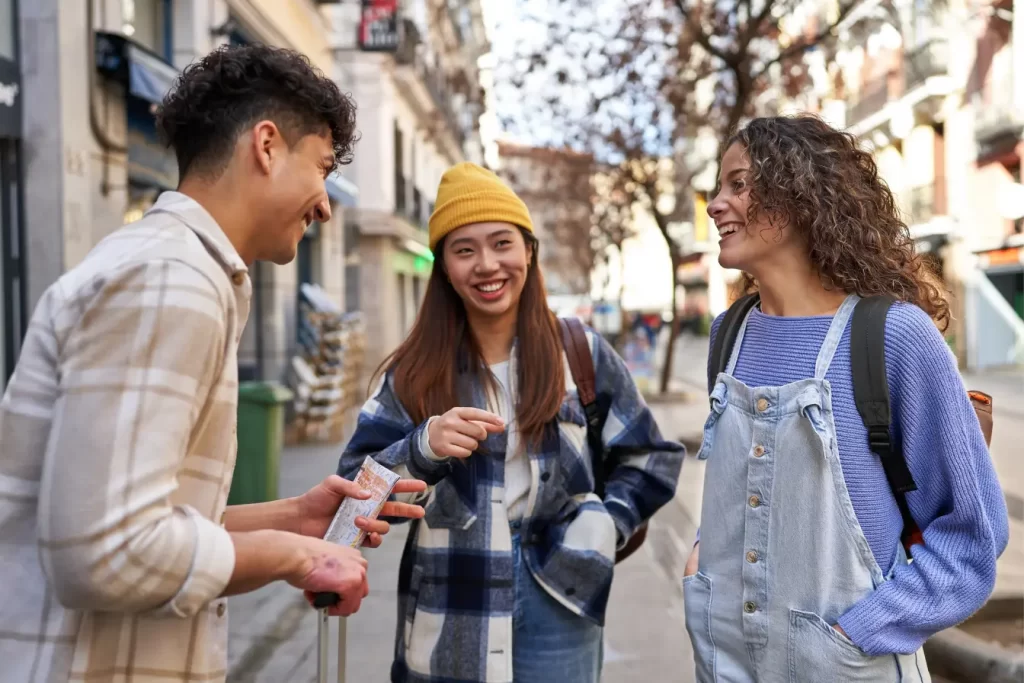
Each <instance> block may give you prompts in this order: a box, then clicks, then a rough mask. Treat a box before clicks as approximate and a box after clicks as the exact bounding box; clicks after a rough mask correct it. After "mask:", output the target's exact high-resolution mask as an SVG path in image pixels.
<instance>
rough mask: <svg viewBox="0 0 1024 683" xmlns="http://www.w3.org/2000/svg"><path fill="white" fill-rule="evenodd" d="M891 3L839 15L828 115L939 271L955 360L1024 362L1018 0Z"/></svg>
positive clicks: (967, 363)
mask: <svg viewBox="0 0 1024 683" xmlns="http://www.w3.org/2000/svg"><path fill="white" fill-rule="evenodd" d="M894 7H895V10H896V11H895V12H891V11H887V10H886V6H885V5H884V4H883V3H880V2H878V3H864V5H862V6H861V7H860V8H858V11H857V12H856V13H855V14H853V15H851V16H850V17H849V18H848V20H847V21H846V22H845V23H844V25H843V26H842V27H841V28H842V31H841V37H842V39H841V42H840V45H839V50H838V54H837V56H836V63H837V67H838V68H836V69H834V71H833V72H832V74H831V83H830V85H831V88H832V90H831V94H830V99H832V100H833V101H834V100H835V99H837V98H838V99H839V100H841V101H842V102H843V104H844V105H845V106H844V107H842V108H841V109H836V108H833V109H832V110H831V111H832V112H833V118H834V119H841V120H835V121H834V122H836V123H838V124H840V125H845V127H846V128H847V130H849V131H850V132H852V133H855V134H856V135H858V136H859V137H860V138H861V139H862V140H863V142H864V144H865V145H867V146H868V147H869V148H870V149H872V150H873V153H874V156H875V159H876V161H877V163H878V166H879V171H880V173H881V175H882V176H883V178H884V179H885V180H886V182H887V183H888V184H889V186H890V187H891V188H892V190H893V192H894V193H895V194H896V196H897V198H898V201H899V203H900V207H901V209H902V212H903V214H904V216H905V220H906V222H907V224H908V226H909V228H910V233H911V236H912V237H913V238H914V240H915V242H916V244H917V249H918V252H919V253H923V254H927V257H928V258H929V259H930V260H931V261H932V262H933V263H934V265H935V267H936V269H937V271H938V272H939V273H941V274H942V276H943V278H944V280H945V284H946V287H947V289H948V290H949V291H950V293H951V303H952V311H953V322H952V324H951V326H950V329H949V330H948V331H947V340H948V341H949V343H950V346H951V347H952V348H953V349H954V350H955V352H956V353H957V356H958V358H959V360H960V362H961V365H962V366H964V367H966V368H969V369H983V368H987V367H995V366H1006V365H1018V364H1024V251H1022V250H1021V246H1022V245H1024V236H1022V235H1021V229H1022V222H1021V218H1022V217H1024V198H1022V196H1024V187H1022V186H1021V183H1020V181H1021V163H1020V162H1021V153H1022V151H1024V145H1022V143H1021V133H1022V130H1024V118H1022V116H1021V114H1020V112H1021V111H1022V110H1021V106H1022V105H1024V101H1022V99H1021V98H1022V95H1024V61H1022V54H1021V52H1022V48H1024V44H1022V41H1021V40H1020V39H1019V38H1018V36H1019V34H1020V31H1021V29H1022V23H1021V22H1020V21H1016V20H1015V19H1016V18H1017V17H1018V16H1019V12H1020V10H1021V9H1024V3H1022V2H1020V0H1017V1H1016V2H1012V1H1011V0H996V1H986V2H968V1H966V0H951V1H950V2H946V3H929V2H918V1H911V0H905V1H903V2H897V3H894ZM1015 38H1018V39H1017V40H1015ZM954 56H955V58H954ZM827 97H828V96H827ZM983 332H984V333H983Z"/></svg>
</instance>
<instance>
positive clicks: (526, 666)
mask: <svg viewBox="0 0 1024 683" xmlns="http://www.w3.org/2000/svg"><path fill="white" fill-rule="evenodd" d="M512 557H513V567H514V575H515V583H516V602H515V608H514V611H513V613H512V668H513V673H514V678H515V681H516V683H551V682H552V681H557V682H558V683H598V681H599V680H600V678H601V661H602V659H603V655H604V648H603V641H602V636H603V630H604V629H602V628H601V627H600V626H598V625H597V624H595V623H594V622H592V621H590V620H588V619H584V618H583V617H580V616H577V615H576V614H573V613H572V612H570V611H569V610H568V609H567V608H566V607H565V606H563V605H562V604H561V603H559V602H558V601H556V600H555V599H554V598H552V597H551V596H550V595H549V594H548V593H547V591H545V590H544V589H543V588H542V587H541V586H540V584H538V583H537V580H536V579H534V578H533V574H531V573H530V570H529V569H528V568H527V567H526V563H525V562H524V561H523V554H522V545H521V539H520V537H519V534H518V530H517V528H516V526H515V525H513V528H512Z"/></svg>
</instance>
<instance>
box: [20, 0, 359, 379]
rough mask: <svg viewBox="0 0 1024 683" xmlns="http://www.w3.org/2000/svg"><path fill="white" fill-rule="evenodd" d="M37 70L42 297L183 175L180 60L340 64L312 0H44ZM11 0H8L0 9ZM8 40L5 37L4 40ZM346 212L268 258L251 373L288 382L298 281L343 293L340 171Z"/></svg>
mask: <svg viewBox="0 0 1024 683" xmlns="http://www.w3.org/2000/svg"><path fill="white" fill-rule="evenodd" d="M21 5H22V6H21V12H20V20H19V24H18V25H19V28H20V32H21V34H22V35H23V36H25V37H26V39H25V40H22V41H21V56H22V59H23V60H24V63H26V64H32V65H33V68H32V70H31V71H30V72H28V73H25V74H24V79H23V84H22V88H23V92H24V107H25V112H26V116H25V121H24V126H23V135H24V143H25V145H26V146H28V147H30V148H31V149H32V150H33V153H32V155H31V156H30V157H29V158H27V159H26V160H25V162H24V167H25V168H24V170H25V183H24V195H25V202H24V203H25V206H24V222H25V224H27V225H29V226H31V230H29V231H27V235H26V237H27V241H26V244H25V260H26V265H25V268H24V273H25V274H24V278H25V280H26V302H27V306H28V307H29V309H31V307H34V305H35V302H36V301H37V300H38V298H39V297H40V296H41V294H42V293H43V291H45V289H46V287H48V286H49V285H50V284H51V283H52V282H53V281H55V280H56V279H57V278H58V277H59V276H60V274H61V273H62V272H64V271H65V270H66V269H68V268H71V267H73V266H75V265H76V264H77V263H78V262H79V261H81V260H82V258H83V257H84V256H85V255H86V254H87V253H88V252H89V250H90V249H92V247H93V246H94V245H95V244H96V243H97V242H98V241H99V240H100V239H102V238H103V237H104V236H106V235H107V234H109V233H110V232H112V231H113V230H115V229H117V228H119V227H120V226H121V225H122V224H123V223H126V222H130V221H132V220H135V219H137V218H138V217H139V216H141V215H142V213H143V212H144V211H145V210H146V209H147V208H148V207H149V206H150V205H152V203H153V201H155V199H156V197H157V195H158V194H159V193H160V192H162V191H164V190H169V189H173V188H175V187H176V185H177V180H178V175H177V166H176V163H175V159H174V156H173V153H171V152H170V151H169V150H167V149H165V148H164V147H163V146H162V145H161V144H160V142H159V140H158V139H157V135H156V128H155V118H154V112H155V109H156V105H157V104H158V103H159V102H160V101H161V100H162V98H163V96H164V95H165V94H166V92H167V90H168V89H169V88H170V87H171V86H172V84H173V82H174V79H175V78H176V77H177V75H178V73H179V72H180V69H181V68H183V67H184V66H186V65H187V64H188V63H190V62H192V61H194V60H195V59H198V58H200V57H202V56H203V55H205V54H207V53H208V52H209V51H211V50H213V49H214V48H216V47H218V46H220V45H224V44H227V43H234V44H241V43H247V42H259V43H265V44H270V45H276V46H281V47H287V48H291V49H295V50H298V51H300V52H303V53H305V54H306V55H308V56H309V58H310V60H311V61H312V62H313V63H314V64H315V65H316V66H318V67H319V68H320V69H321V70H323V71H324V72H325V73H328V74H330V73H331V72H332V66H333V55H332V52H331V50H330V48H329V45H328V31H327V25H326V23H325V21H324V18H323V16H322V15H321V12H320V7H319V4H318V3H315V2H313V0H290V1H289V2H276V1H275V0H83V1H82V2H73V3H68V2H60V1H59V0H32V1H31V2H24V0H23V1H22V3H21ZM2 7H3V5H2V4H0V8H2ZM0 51H2V47H0ZM328 191H329V193H330V195H331V198H332V205H333V208H334V216H333V218H332V220H331V221H330V222H329V224H325V225H314V226H311V229H310V230H309V232H308V234H307V237H306V239H305V240H303V243H302V245H301V247H300V251H299V258H297V259H296V261H295V262H294V263H292V264H289V265H287V266H275V265H272V264H266V263H261V264H255V265H254V266H253V268H252V273H251V274H252V278H253V285H254V305H253V310H252V313H251V314H250V319H249V323H248V325H247V326H246V331H245V335H244V337H243V340H242V346H241V349H240V351H239V365H240V368H239V370H240V375H241V376H242V379H257V378H260V379H270V380H280V379H282V378H283V376H284V372H285V368H286V367H287V363H288V358H289V356H290V355H291V352H292V351H293V349H294V347H295V343H296V325H295V310H296V300H297V290H298V286H299V285H300V284H301V283H302V282H317V283H319V284H321V285H322V286H323V287H324V288H325V290H326V291H327V292H328V293H329V294H330V295H331V296H332V297H334V298H336V299H337V300H338V301H339V302H340V301H341V300H343V297H344V271H343V266H342V265H341V256H342V254H343V251H344V249H343V246H342V241H343V239H344V228H343V226H344V218H343V216H344V213H345V212H344V210H343V208H344V206H345V205H346V204H349V205H351V204H354V195H355V191H354V187H353V186H352V184H351V183H349V182H347V181H343V180H341V179H340V178H337V177H335V178H332V179H331V180H330V181H329V182H328Z"/></svg>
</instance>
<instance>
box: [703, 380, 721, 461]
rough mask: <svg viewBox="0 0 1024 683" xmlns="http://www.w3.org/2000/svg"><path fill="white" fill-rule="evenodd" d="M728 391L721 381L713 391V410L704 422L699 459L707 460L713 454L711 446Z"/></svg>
mask: <svg viewBox="0 0 1024 683" xmlns="http://www.w3.org/2000/svg"><path fill="white" fill-rule="evenodd" d="M727 393H728V389H726V387H725V385H724V384H723V383H721V382H719V383H718V384H716V385H715V388H714V390H713V391H712V392H711V412H710V413H709V414H708V419H707V420H706V421H705V422H704V433H703V435H702V436H701V441H700V450H699V451H697V459H698V460H707V459H708V456H709V455H711V446H712V445H713V441H714V437H715V424H716V423H717V422H718V418H720V417H721V416H722V413H723V412H725V397H726V394H727Z"/></svg>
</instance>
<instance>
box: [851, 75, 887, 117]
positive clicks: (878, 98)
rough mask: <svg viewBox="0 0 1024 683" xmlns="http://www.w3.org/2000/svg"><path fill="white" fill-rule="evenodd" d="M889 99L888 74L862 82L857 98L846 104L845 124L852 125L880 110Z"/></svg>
mask: <svg viewBox="0 0 1024 683" xmlns="http://www.w3.org/2000/svg"><path fill="white" fill-rule="evenodd" d="M888 101H889V76H888V74H886V75H885V76H881V77H879V78H876V79H874V80H871V81H868V82H867V83H865V84H864V87H863V88H862V89H861V92H860V93H859V94H858V96H857V98H856V99H855V100H853V101H851V102H850V103H849V104H847V106H846V125H852V124H854V123H857V122H858V121H862V120H864V119H866V118H867V117H869V116H871V115H872V114H874V113H875V112H876V111H880V110H881V109H882V107H884V106H885V105H886V103H887V102H888Z"/></svg>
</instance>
